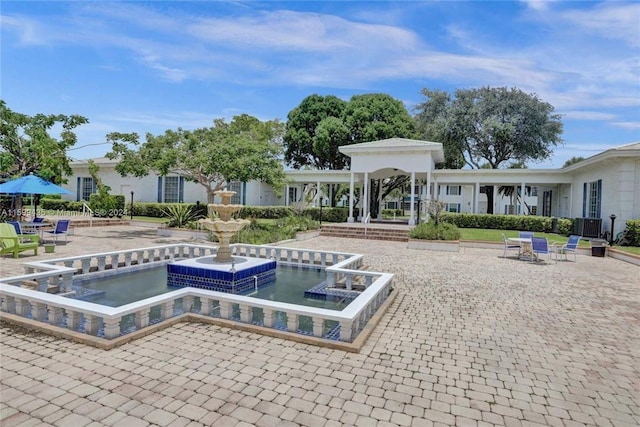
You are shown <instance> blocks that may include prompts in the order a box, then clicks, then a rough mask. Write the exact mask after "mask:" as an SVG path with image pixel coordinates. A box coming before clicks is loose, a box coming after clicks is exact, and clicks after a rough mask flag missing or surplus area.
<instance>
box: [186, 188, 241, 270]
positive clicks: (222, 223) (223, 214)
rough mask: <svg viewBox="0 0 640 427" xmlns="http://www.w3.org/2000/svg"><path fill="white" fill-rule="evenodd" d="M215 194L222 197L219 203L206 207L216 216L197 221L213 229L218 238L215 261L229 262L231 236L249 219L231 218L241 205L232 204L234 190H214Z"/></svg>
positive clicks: (230, 260) (230, 257)
mask: <svg viewBox="0 0 640 427" xmlns="http://www.w3.org/2000/svg"><path fill="white" fill-rule="evenodd" d="M213 194H215V195H216V196H219V197H220V199H222V203H221V204H216V203H211V204H209V205H207V207H208V208H209V209H211V210H213V211H214V212H215V213H217V214H218V217H217V218H214V219H211V218H205V219H201V220H200V221H198V222H199V223H200V224H202V225H203V226H204V227H205V228H206V229H207V230H209V231H213V233H214V234H215V235H216V237H217V238H218V242H219V246H218V252H217V253H216V257H215V261H216V262H221V263H229V262H232V261H233V257H232V256H231V249H230V248H229V243H231V238H232V237H233V236H234V235H235V234H236V233H238V231H240V230H242V229H243V228H244V227H246V226H247V225H249V224H250V221H249V220H246V219H233V218H231V216H232V215H233V214H234V213H236V212H238V211H239V210H240V209H242V205H232V204H230V203H231V197H233V195H234V194H236V192H235V191H227V190H226V189H225V190H222V191H216V192H215V193H213Z"/></svg>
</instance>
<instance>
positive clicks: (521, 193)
mask: <svg viewBox="0 0 640 427" xmlns="http://www.w3.org/2000/svg"><path fill="white" fill-rule="evenodd" d="M524 190H525V186H524V182H523V183H522V184H520V215H524Z"/></svg>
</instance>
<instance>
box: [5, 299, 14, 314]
mask: <svg viewBox="0 0 640 427" xmlns="http://www.w3.org/2000/svg"><path fill="white" fill-rule="evenodd" d="M2 311H4V312H5V313H10V314H16V299H15V298H14V297H12V296H9V295H7V296H5V297H4V298H3V299H2Z"/></svg>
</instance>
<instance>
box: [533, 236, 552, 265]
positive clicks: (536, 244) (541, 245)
mask: <svg viewBox="0 0 640 427" xmlns="http://www.w3.org/2000/svg"><path fill="white" fill-rule="evenodd" d="M531 252H532V255H531V262H534V261H538V260H539V259H540V255H547V257H548V258H549V259H551V254H552V253H555V254H556V262H558V254H557V253H556V252H554V251H553V250H551V249H550V247H549V242H548V241H547V238H546V237H532V238H531Z"/></svg>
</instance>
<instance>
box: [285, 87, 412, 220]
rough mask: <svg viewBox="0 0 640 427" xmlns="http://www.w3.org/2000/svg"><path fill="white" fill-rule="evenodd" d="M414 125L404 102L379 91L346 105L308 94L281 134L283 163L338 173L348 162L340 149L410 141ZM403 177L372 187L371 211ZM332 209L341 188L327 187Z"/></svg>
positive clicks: (292, 112) (343, 102)
mask: <svg viewBox="0 0 640 427" xmlns="http://www.w3.org/2000/svg"><path fill="white" fill-rule="evenodd" d="M415 136H416V132H415V126H414V121H413V118H412V117H411V115H410V114H409V112H408V111H407V109H406V108H405V106H404V104H403V103H402V102H401V101H399V100H396V99H394V98H393V97H391V96H389V95H386V94H382V93H371V94H364V95H354V96H353V97H351V99H350V100H349V102H345V101H342V100H341V99H339V98H337V97H335V96H332V95H329V96H320V95H310V96H308V97H306V98H305V99H303V100H302V102H301V103H300V105H299V106H297V107H296V108H294V109H293V110H291V111H290V112H289V115H288V120H287V129H286V132H285V136H284V144H285V161H286V162H287V163H288V164H289V165H291V166H293V167H295V168H300V167H305V166H309V167H313V168H315V169H321V170H326V169H331V170H340V169H345V168H347V167H348V166H349V163H350V162H349V158H348V157H347V156H344V155H343V154H341V153H340V151H339V150H338V149H339V147H340V146H343V145H350V144H357V143H361V142H369V141H375V140H380V139H386V138H394V137H398V138H414V137H415ZM405 180H406V177H403V176H399V177H397V178H394V179H391V180H386V181H385V184H384V189H380V188H378V187H377V186H375V185H374V186H372V187H371V189H372V194H374V195H375V197H371V203H372V207H373V209H372V212H374V213H375V212H376V211H377V207H376V206H377V200H378V197H377V195H378V194H379V191H383V194H384V195H386V193H388V192H389V191H392V190H393V189H394V188H397V187H399V186H401V185H402V182H403V181H405ZM329 193H330V197H331V205H332V206H335V203H336V200H337V198H338V197H339V195H340V194H341V189H340V186H339V185H333V186H330V189H329Z"/></svg>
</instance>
